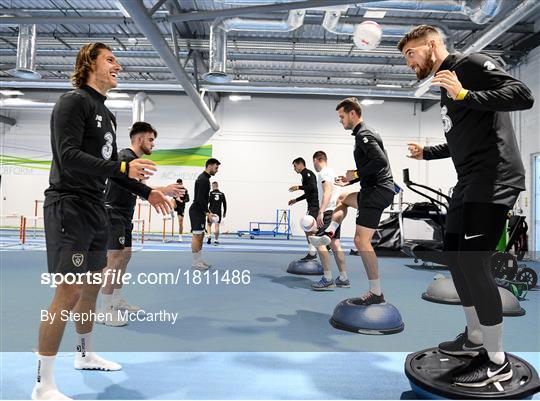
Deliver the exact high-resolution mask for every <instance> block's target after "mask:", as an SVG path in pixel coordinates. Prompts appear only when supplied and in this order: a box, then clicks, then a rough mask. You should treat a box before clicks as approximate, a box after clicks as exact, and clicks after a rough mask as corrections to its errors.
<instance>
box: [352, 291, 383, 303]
mask: <svg viewBox="0 0 540 401" xmlns="http://www.w3.org/2000/svg"><path fill="white" fill-rule="evenodd" d="M359 301H360V302H359V303H358V304H359V305H364V306H368V305H373V304H382V303H385V302H386V301H385V300H384V295H383V294H382V293H381V295H377V294H374V293H372V292H371V291H368V292H366V293H365V294H364V295H362V296H361V297H360V299H359Z"/></svg>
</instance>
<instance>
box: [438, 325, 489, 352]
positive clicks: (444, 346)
mask: <svg viewBox="0 0 540 401" xmlns="http://www.w3.org/2000/svg"><path fill="white" fill-rule="evenodd" d="M481 349H482V344H475V343H473V342H472V341H470V340H469V338H468V336H467V328H465V332H464V333H460V334H458V335H457V337H456V338H455V339H454V340H452V341H445V342H443V343H440V344H439V351H441V352H442V353H443V354H447V355H455V356H472V357H475V356H477V355H478V354H479V353H480V350H481Z"/></svg>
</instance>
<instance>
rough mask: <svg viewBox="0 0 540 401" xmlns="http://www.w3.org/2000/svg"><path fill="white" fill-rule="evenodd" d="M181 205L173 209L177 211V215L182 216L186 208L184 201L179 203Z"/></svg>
mask: <svg viewBox="0 0 540 401" xmlns="http://www.w3.org/2000/svg"><path fill="white" fill-rule="evenodd" d="M180 205H181V206H177V207H176V208H175V209H174V211H175V212H176V213H178V216H182V217H184V213H185V210H186V204H185V203H184V202H182V203H180Z"/></svg>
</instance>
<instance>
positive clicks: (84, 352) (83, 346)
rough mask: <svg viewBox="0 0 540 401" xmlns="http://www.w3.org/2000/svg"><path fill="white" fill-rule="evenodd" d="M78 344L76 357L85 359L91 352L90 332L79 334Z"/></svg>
mask: <svg viewBox="0 0 540 401" xmlns="http://www.w3.org/2000/svg"><path fill="white" fill-rule="evenodd" d="M77 335H78V336H79V342H78V344H77V353H76V357H78V358H86V357H87V356H88V354H89V353H90V352H92V332H89V333H85V334H79V333H77Z"/></svg>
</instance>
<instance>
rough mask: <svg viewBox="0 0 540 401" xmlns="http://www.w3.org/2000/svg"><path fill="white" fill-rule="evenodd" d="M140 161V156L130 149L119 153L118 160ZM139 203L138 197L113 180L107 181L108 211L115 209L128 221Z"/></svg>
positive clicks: (106, 201) (106, 202) (106, 199)
mask: <svg viewBox="0 0 540 401" xmlns="http://www.w3.org/2000/svg"><path fill="white" fill-rule="evenodd" d="M135 159H138V156H137V155H136V154H135V152H133V150H131V149H130V148H126V149H122V150H121V151H120V152H118V160H120V161H125V162H126V163H129V162H130V161H132V160H135ZM136 203H137V195H135V194H133V193H132V192H130V191H128V190H126V189H124V187H122V186H120V185H118V184H117V183H115V182H114V181H112V180H108V181H107V191H106V198H105V206H106V207H107V208H108V209H113V210H115V211H117V212H119V213H121V214H122V215H124V216H125V217H127V218H128V219H131V218H132V217H133V212H134V211H135V204H136Z"/></svg>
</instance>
